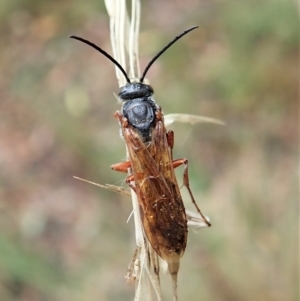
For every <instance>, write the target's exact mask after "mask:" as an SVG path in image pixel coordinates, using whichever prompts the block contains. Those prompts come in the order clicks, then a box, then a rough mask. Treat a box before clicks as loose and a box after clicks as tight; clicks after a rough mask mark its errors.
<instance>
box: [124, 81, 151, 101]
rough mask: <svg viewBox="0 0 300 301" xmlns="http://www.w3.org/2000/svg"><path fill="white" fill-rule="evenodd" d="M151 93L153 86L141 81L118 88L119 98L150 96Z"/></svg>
mask: <svg viewBox="0 0 300 301" xmlns="http://www.w3.org/2000/svg"><path fill="white" fill-rule="evenodd" d="M152 95H153V88H152V87H151V86H149V85H146V84H143V83H129V84H127V85H126V86H124V87H121V88H120V92H119V97H120V98H121V100H131V99H135V98H143V97H150V96H152Z"/></svg>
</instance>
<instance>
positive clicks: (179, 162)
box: [173, 159, 211, 227]
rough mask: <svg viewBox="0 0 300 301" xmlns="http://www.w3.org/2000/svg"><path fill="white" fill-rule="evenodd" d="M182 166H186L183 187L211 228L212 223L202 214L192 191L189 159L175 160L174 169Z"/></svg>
mask: <svg viewBox="0 0 300 301" xmlns="http://www.w3.org/2000/svg"><path fill="white" fill-rule="evenodd" d="M180 165H184V171H183V185H184V186H185V187H186V189H187V190H188V192H189V195H190V197H191V199H192V202H193V204H194V206H195V207H196V209H197V211H198V213H199V214H200V215H201V216H202V218H203V220H204V221H205V222H206V224H207V225H208V226H209V227H210V226H211V223H210V222H209V221H208V220H207V219H206V218H205V216H204V215H203V214H202V212H201V211H200V209H199V207H198V205H197V203H196V201H195V198H194V196H193V193H192V191H191V188H190V181H189V171H188V160H187V159H177V160H173V167H174V168H176V167H178V166H180Z"/></svg>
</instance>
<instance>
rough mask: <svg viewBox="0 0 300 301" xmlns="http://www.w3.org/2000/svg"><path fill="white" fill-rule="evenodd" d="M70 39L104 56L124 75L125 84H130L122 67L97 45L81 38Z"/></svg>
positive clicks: (73, 37)
mask: <svg viewBox="0 0 300 301" xmlns="http://www.w3.org/2000/svg"><path fill="white" fill-rule="evenodd" d="M70 38H71V39H75V40H78V41H80V42H83V43H85V44H88V45H89V46H91V47H93V48H94V49H96V50H98V51H99V52H101V53H102V54H103V55H104V56H106V57H107V58H108V59H109V60H110V61H111V62H113V63H114V64H115V65H116V66H117V67H118V68H119V69H120V70H121V72H122V73H123V74H124V76H125V78H126V81H127V83H128V84H130V79H129V77H128V75H127V73H126V71H125V70H124V69H123V67H122V66H121V65H120V64H119V63H118V62H117V61H116V60H115V59H114V58H113V57H112V56H111V55H110V54H108V53H107V52H106V51H104V50H103V49H101V48H100V47H98V46H97V45H95V44H94V43H92V42H90V41H88V40H85V39H83V38H80V37H76V36H70Z"/></svg>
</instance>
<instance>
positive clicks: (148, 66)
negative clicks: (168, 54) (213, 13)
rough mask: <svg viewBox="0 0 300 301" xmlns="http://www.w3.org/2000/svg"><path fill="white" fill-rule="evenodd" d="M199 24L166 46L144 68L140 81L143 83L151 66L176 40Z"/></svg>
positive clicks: (194, 27)
mask: <svg viewBox="0 0 300 301" xmlns="http://www.w3.org/2000/svg"><path fill="white" fill-rule="evenodd" d="M198 27H199V26H193V27H191V28H189V29H187V30H185V31H184V32H183V33H181V34H180V35H179V36H177V37H175V38H174V39H173V40H172V41H171V42H170V43H169V44H168V45H167V46H165V47H164V48H163V49H162V50H161V51H160V52H159V53H158V54H157V55H156V56H155V57H154V58H153V59H152V60H151V61H150V62H149V63H148V65H147V67H146V68H145V70H144V73H143V75H142V77H141V79H140V82H141V83H142V82H143V81H144V78H145V76H146V74H147V72H148V71H149V69H150V67H151V66H152V64H153V63H154V62H155V61H156V60H157V59H158V58H159V57H160V56H161V55H162V54H163V53H164V52H165V51H166V50H167V49H168V48H170V47H171V46H172V45H173V44H174V43H175V42H176V41H178V40H179V39H180V38H181V37H183V36H184V35H186V34H187V33H189V32H190V31H192V30H194V29H196V28H198Z"/></svg>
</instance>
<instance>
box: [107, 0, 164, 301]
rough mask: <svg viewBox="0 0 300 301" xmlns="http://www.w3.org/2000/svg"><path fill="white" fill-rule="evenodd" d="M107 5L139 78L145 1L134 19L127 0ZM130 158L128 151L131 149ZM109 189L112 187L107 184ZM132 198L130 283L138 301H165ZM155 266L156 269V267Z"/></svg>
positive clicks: (121, 48)
mask: <svg viewBox="0 0 300 301" xmlns="http://www.w3.org/2000/svg"><path fill="white" fill-rule="evenodd" d="M105 5H106V8H107V11H108V14H109V17H110V36H111V44H112V49H113V55H114V58H115V59H116V60H117V61H118V62H119V63H120V64H121V65H122V66H123V68H124V69H125V70H126V66H127V65H129V77H130V78H137V77H139V74H140V70H139V60H138V36H139V24H140V10H141V4H140V1H139V0H132V1H131V20H129V17H128V13H127V10H126V1H124V0H105ZM116 76H117V79H118V83H119V86H120V87H122V86H124V85H125V84H126V80H125V78H124V76H123V74H121V72H120V71H119V70H118V69H117V68H116ZM127 157H128V151H127ZM103 188H105V189H110V188H107V186H106V187H103ZM131 199H132V206H133V214H134V224H135V235H136V244H137V246H138V248H137V251H136V253H135V256H134V259H133V264H131V265H130V266H131V268H132V269H133V270H132V271H129V272H128V273H127V275H129V276H128V277H129V282H130V281H132V280H133V279H134V280H135V284H136V289H135V299H134V300H135V301H141V300H143V301H154V300H158V301H161V290H160V282H159V275H158V274H157V273H156V272H155V271H159V268H157V267H156V266H158V264H159V262H158V257H157V254H156V253H155V252H151V250H152V248H151V246H150V245H149V243H148V241H147V239H146V238H145V234H144V232H143V228H142V224H141V217H140V212H139V206H138V200H137V196H136V194H135V193H134V192H133V191H131ZM153 268H155V271H154V269H153Z"/></svg>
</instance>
